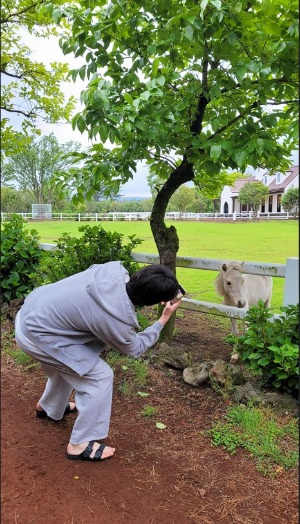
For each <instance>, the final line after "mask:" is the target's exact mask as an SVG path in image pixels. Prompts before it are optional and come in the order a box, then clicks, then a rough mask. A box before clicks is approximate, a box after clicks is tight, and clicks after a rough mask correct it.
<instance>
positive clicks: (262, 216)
mask: <svg viewBox="0 0 300 524" xmlns="http://www.w3.org/2000/svg"><path fill="white" fill-rule="evenodd" d="M13 214H16V215H20V216H22V217H23V218H24V219H25V220H33V221H34V220H35V219H34V218H33V216H32V213H1V221H2V222H4V221H7V220H10V217H11V215H13ZM150 215H151V212H150V211H143V212H142V211H141V212H131V213H123V212H109V213H52V218H51V219H49V218H47V219H46V220H58V221H63V220H69V221H77V222H89V221H92V222H93V221H95V222H101V221H112V222H115V221H122V220H126V221H132V220H149V218H150ZM165 218H166V220H210V221H217V220H222V221H235V220H253V218H254V215H253V211H249V212H248V211H247V212H246V211H243V212H242V213H181V212H180V211H174V212H167V213H166V214H165ZM289 218H294V216H293V215H291V214H289V213H288V212H280V213H261V212H258V214H257V217H255V219H256V220H274V219H275V220H288V219H289ZM39 220H42V219H41V218H40V219H39Z"/></svg>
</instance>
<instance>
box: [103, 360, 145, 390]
mask: <svg viewBox="0 0 300 524" xmlns="http://www.w3.org/2000/svg"><path fill="white" fill-rule="evenodd" d="M105 360H106V362H107V364H108V365H109V366H111V368H112V369H113V370H114V372H115V373H120V372H121V373H125V374H126V377H125V379H124V381H123V383H122V385H121V386H120V388H119V389H120V391H122V392H123V393H124V394H129V393H130V392H134V391H135V390H136V389H138V388H139V387H140V386H143V385H144V384H145V383H146V381H147V377H148V364H147V362H146V361H145V360H143V359H141V358H137V359H134V358H132V357H127V356H125V355H121V354H120V353H118V352H117V351H115V350H109V351H107V352H106V355H105Z"/></svg>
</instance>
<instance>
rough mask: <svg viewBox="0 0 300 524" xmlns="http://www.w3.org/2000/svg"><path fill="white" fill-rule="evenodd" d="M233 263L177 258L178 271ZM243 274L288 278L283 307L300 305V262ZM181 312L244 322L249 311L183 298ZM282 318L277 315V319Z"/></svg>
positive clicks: (246, 265) (150, 260)
mask: <svg viewBox="0 0 300 524" xmlns="http://www.w3.org/2000/svg"><path fill="white" fill-rule="evenodd" d="M39 246H40V248H41V249H44V250H45V251H53V250H55V249H56V245H55V244H43V243H40V244H39ZM131 257H132V259H133V260H134V261H135V262H139V263H143V264H159V255H156V254H150V253H134V252H132V253H131ZM229 262H230V261H229V260H219V259H215V258H194V257H177V258H176V267H185V268H188V269H202V270H209V271H220V269H221V267H222V264H224V263H225V264H226V263H227V264H228V263H229ZM241 265H242V273H248V274H252V275H265V276H271V277H277V278H284V279H285V285H284V298H283V306H288V305H296V304H298V303H299V291H298V288H299V285H298V284H299V258H297V257H293V258H288V259H287V261H286V264H277V263H272V262H248V261H246V262H241ZM180 307H181V308H183V309H190V310H192V311H197V312H198V313H208V314H211V315H217V316H222V317H229V318H237V319H243V318H244V317H245V315H246V314H247V311H248V310H247V309H246V308H238V307H233V306H225V305H223V304H217V303H214V302H204V301H203V300H192V299H189V298H183V299H182V303H181V306H180ZM277 316H278V315H274V317H277Z"/></svg>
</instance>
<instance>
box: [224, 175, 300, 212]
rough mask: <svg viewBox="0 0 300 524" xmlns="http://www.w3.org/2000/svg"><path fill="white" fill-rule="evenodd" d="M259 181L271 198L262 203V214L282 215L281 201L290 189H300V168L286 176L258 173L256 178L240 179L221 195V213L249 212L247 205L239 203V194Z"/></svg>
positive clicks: (226, 187) (226, 188) (225, 187)
mask: <svg viewBox="0 0 300 524" xmlns="http://www.w3.org/2000/svg"><path fill="white" fill-rule="evenodd" d="M257 180H259V181H260V182H262V183H263V184H265V185H266V186H267V187H268V189H269V196H268V197H267V198H266V200H265V201H264V202H262V204H261V206H260V209H259V210H258V211H260V212H261V213H265V212H269V213H280V211H284V208H283V207H282V205H281V199H282V196H283V195H284V193H286V191H288V189H291V188H296V187H299V166H293V167H291V168H290V169H289V170H288V171H286V174H283V173H275V174H274V175H269V174H268V173H267V172H265V173H260V172H258V173H256V175H255V176H251V177H247V178H239V179H238V180H236V181H235V183H234V185H233V186H224V188H223V191H222V193H221V199H220V200H221V201H220V212H221V213H234V212H236V213H241V212H242V211H248V209H247V204H241V203H240V201H239V192H240V190H241V188H242V187H243V185H244V184H245V183H246V182H256V181H257Z"/></svg>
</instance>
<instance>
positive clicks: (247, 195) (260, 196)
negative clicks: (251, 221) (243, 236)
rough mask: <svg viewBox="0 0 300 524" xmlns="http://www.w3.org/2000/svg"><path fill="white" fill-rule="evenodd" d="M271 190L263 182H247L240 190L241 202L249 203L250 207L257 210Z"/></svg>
mask: <svg viewBox="0 0 300 524" xmlns="http://www.w3.org/2000/svg"><path fill="white" fill-rule="evenodd" d="M268 194H269V190H268V188H267V186H265V185H264V184H262V183H261V182H259V181H257V182H246V184H244V185H243V187H242V188H241V190H240V192H239V201H240V202H241V204H247V206H248V209H250V210H252V211H254V212H257V210H258V207H259V205H260V203H261V201H262V200H264V199H265V198H267V196H268Z"/></svg>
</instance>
